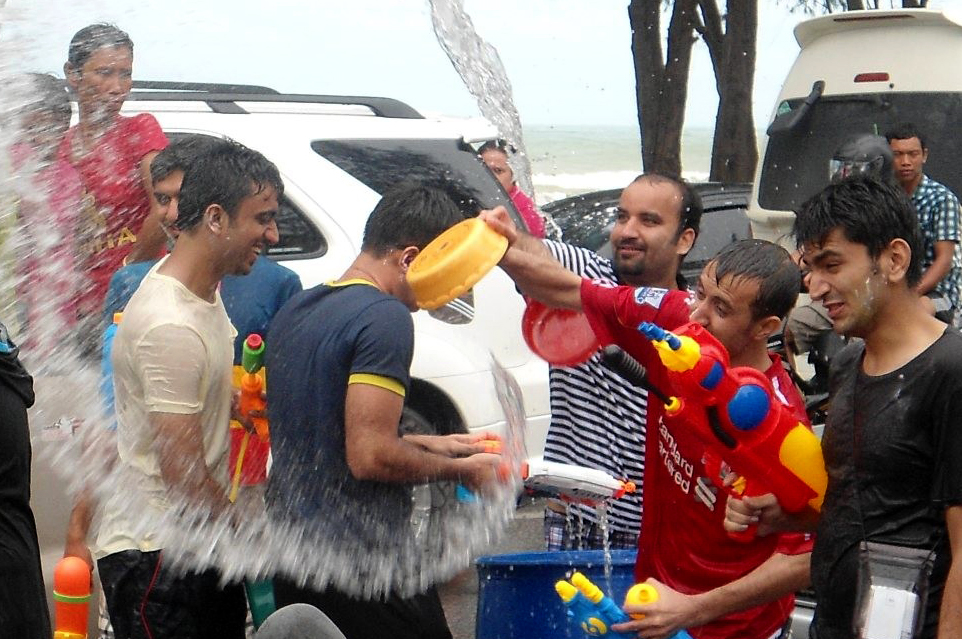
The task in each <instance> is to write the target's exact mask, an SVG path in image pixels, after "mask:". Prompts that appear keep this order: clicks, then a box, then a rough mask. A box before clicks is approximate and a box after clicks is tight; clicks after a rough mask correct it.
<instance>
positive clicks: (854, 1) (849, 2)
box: [845, 0, 865, 11]
mask: <svg viewBox="0 0 962 639" xmlns="http://www.w3.org/2000/svg"><path fill="white" fill-rule="evenodd" d="M845 6H846V8H847V9H848V10H849V11H858V10H860V9H864V8H865V3H864V2H863V1H862V0H846V2H845Z"/></svg>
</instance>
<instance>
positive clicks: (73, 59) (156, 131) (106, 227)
mask: <svg viewBox="0 0 962 639" xmlns="http://www.w3.org/2000/svg"><path fill="white" fill-rule="evenodd" d="M133 60H134V44H133V42H132V41H131V39H130V36H128V35H127V34H126V33H125V32H123V31H121V30H120V29H118V28H117V27H115V26H113V25H110V24H92V25H90V26H87V27H84V28H83V29H81V30H80V31H78V32H77V33H76V34H74V36H73V39H71V41H70V48H69V51H68V54H67V62H66V63H65V64H64V67H63V69H64V74H65V75H66V78H67V84H68V85H69V86H70V88H71V90H72V91H73V94H74V96H75V97H76V99H77V107H78V111H79V116H80V118H79V121H78V123H77V124H76V125H75V126H73V127H71V128H70V130H69V131H67V134H66V136H65V138H64V141H63V144H62V145H61V147H60V154H61V157H63V158H64V159H66V160H67V161H68V162H70V164H72V165H73V166H74V167H75V168H76V169H77V171H79V173H80V175H81V178H82V179H83V182H84V186H85V187H86V189H87V191H88V192H89V193H90V194H91V195H92V196H93V198H94V200H95V202H96V213H95V214H94V215H92V216H90V217H91V218H92V219H90V220H86V221H85V224H86V225H87V226H88V227H89V229H88V237H89V239H88V240H87V241H86V242H85V246H84V247H82V251H83V253H84V255H85V256H86V258H85V259H86V262H85V267H86V271H87V274H88V277H89V278H90V280H91V282H90V284H91V286H90V292H89V294H87V295H85V298H84V300H83V302H82V304H81V306H82V308H81V313H83V314H85V315H92V316H99V313H100V306H101V304H102V303H103V298H104V294H105V292H106V290H107V284H108V283H109V282H110V276H111V275H112V274H113V273H114V271H116V270H117V269H118V268H119V267H120V266H121V265H123V264H124V263H126V262H127V261H140V260H146V259H152V258H155V257H157V256H158V254H159V253H160V252H161V250H162V249H163V246H164V233H163V231H162V230H161V228H160V224H159V223H158V221H157V220H156V219H153V218H152V217H151V216H150V215H148V214H149V212H150V196H149V194H150V163H151V161H152V160H153V159H154V156H156V155H157V153H158V152H159V151H160V150H161V149H163V148H164V147H166V146H167V137H166V136H165V135H164V132H163V131H162V130H161V128H160V125H159V124H158V123H157V120H156V119H154V117H153V116H152V115H150V114H147V113H141V114H138V115H135V116H133V117H129V118H128V117H123V116H121V115H120V109H121V107H122V106H123V104H124V101H125V100H126V99H127V96H128V94H129V93H130V89H131V86H132V80H131V72H132V67H133ZM98 334H99V332H98Z"/></svg>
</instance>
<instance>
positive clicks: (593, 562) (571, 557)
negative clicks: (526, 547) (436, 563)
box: [474, 550, 638, 567]
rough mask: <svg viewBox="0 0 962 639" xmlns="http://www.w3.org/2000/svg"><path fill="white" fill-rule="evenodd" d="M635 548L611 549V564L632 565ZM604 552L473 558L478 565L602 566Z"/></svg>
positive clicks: (544, 552) (540, 553)
mask: <svg viewBox="0 0 962 639" xmlns="http://www.w3.org/2000/svg"><path fill="white" fill-rule="evenodd" d="M637 554H638V553H637V551H635V550H612V551H611V564H612V565H613V566H623V565H626V564H631V565H634V563H635V556H636V555H637ZM604 561H605V554H604V551H602V550H561V551H547V550H545V551H540V552H519V553H507V554H502V555H485V556H483V557H478V558H477V559H476V560H475V562H474V563H475V565H477V566H478V567H496V566H519V565H520V566H565V567H572V566H603V565H604Z"/></svg>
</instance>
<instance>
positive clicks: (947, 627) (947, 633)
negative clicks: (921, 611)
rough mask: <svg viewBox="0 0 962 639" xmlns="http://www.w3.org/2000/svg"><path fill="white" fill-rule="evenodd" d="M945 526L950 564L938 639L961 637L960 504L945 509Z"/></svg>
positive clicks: (961, 546)
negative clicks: (947, 534) (949, 550)
mask: <svg viewBox="0 0 962 639" xmlns="http://www.w3.org/2000/svg"><path fill="white" fill-rule="evenodd" d="M945 526H946V528H947V529H948V531H949V547H950V548H951V550H952V564H951V565H950V566H949V574H948V577H946V579H945V588H944V590H943V591H942V607H941V608H940V609H939V639H960V638H962V506H951V507H949V508H947V509H946V511H945Z"/></svg>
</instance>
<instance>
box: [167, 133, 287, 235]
mask: <svg viewBox="0 0 962 639" xmlns="http://www.w3.org/2000/svg"><path fill="white" fill-rule="evenodd" d="M267 188H273V189H274V191H275V193H277V198H278V199H280V197H281V195H282V194H283V193H284V183H283V182H282V181H281V175H280V172H278V170H277V167H276V166H274V163H273V162H271V161H270V160H268V159H267V158H266V157H264V156H263V155H262V154H261V153H259V152H257V151H255V150H253V149H250V148H248V147H246V146H244V145H243V144H239V143H237V142H234V141H230V140H224V141H222V142H221V143H220V144H218V145H216V146H215V147H214V148H212V149H210V150H209V151H207V152H204V153H201V154H200V155H197V156H196V157H195V158H194V159H193V160H192V161H191V162H190V163H189V164H188V166H187V168H186V170H185V171H184V182H183V184H182V185H181V188H180V201H179V202H178V204H177V221H176V222H175V225H176V226H177V228H178V229H180V230H181V231H188V230H190V229H192V228H194V227H196V226H197V224H198V223H199V222H200V221H201V219H203V217H204V211H206V210H207V208H208V207H210V206H211V205H212V204H219V205H220V206H221V208H223V209H224V210H225V211H227V215H228V216H229V217H231V218H233V217H234V215H235V214H236V213H237V207H238V205H240V203H241V201H242V200H243V199H244V198H246V197H249V196H251V195H257V194H258V193H261V192H262V191H263V190H264V189H267Z"/></svg>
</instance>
